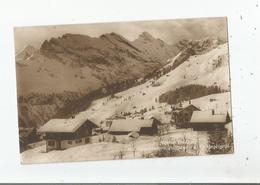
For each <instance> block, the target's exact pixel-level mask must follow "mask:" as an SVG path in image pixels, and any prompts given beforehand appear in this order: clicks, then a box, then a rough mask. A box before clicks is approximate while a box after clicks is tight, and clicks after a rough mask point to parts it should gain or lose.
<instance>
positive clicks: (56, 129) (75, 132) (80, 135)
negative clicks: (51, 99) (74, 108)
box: [38, 118, 98, 151]
mask: <svg viewBox="0 0 260 185" xmlns="http://www.w3.org/2000/svg"><path fill="white" fill-rule="evenodd" d="M97 127H98V126H97V125H96V124H95V123H94V122H92V121H91V120H89V119H77V118H71V119H52V120H49V121H48V122H47V123H46V124H44V125H43V126H42V127H41V128H40V129H39V130H38V132H39V133H42V134H43V135H44V137H43V138H44V139H45V140H46V151H50V150H54V149H56V150H63V149H67V148H70V147H73V146H78V145H82V144H86V143H89V142H90V136H91V135H92V130H93V129H94V128H97Z"/></svg>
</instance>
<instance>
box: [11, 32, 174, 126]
mask: <svg viewBox="0 0 260 185" xmlns="http://www.w3.org/2000/svg"><path fill="white" fill-rule="evenodd" d="M142 35H143V36H140V37H139V38H138V39H137V40H136V41H135V42H136V43H135V42H130V41H128V40H127V39H125V38H124V37H122V36H121V35H118V34H116V33H109V34H103V35H101V36H100V37H98V38H96V37H89V36H86V35H79V34H64V35H63V36H62V37H59V38H52V39H50V40H48V41H47V40H46V41H45V42H44V43H43V44H42V45H41V48H40V49H39V50H37V49H35V48H33V47H32V46H28V47H26V48H25V49H24V50H23V51H22V52H20V53H18V54H17V55H16V72H17V92H18V97H19V98H18V107H19V120H20V121H19V124H20V125H22V126H26V127H28V126H34V125H36V124H37V125H39V124H43V123H44V122H45V121H47V120H48V119H50V118H51V117H53V116H55V115H56V114H59V113H61V112H63V114H62V116H64V115H65V114H66V113H67V112H71V111H72V109H75V111H77V110H78V109H79V110H81V109H82V108H78V107H80V106H82V107H87V106H88V103H89V102H90V101H91V98H90V97H89V96H88V95H89V94H91V93H93V92H95V91H98V90H99V89H102V88H103V87H109V86H111V87H112V88H113V90H115V89H116V88H117V86H120V85H122V83H123V82H125V81H127V83H128V85H127V86H130V85H131V83H133V81H134V80H135V79H138V78H140V77H144V76H145V75H146V74H148V73H152V72H153V71H154V70H156V69H158V68H160V67H161V66H163V65H164V64H166V62H167V59H168V58H170V57H172V56H174V55H175V53H176V52H175V51H174V49H172V47H171V46H169V45H168V44H166V43H164V42H163V41H161V40H158V39H154V38H153V37H152V36H151V35H149V40H147V41H146V44H147V45H141V44H140V43H139V41H138V40H140V39H144V36H147V33H145V34H142ZM138 43H139V44H138ZM153 45H154V46H153ZM150 48H157V49H160V55H154V54H153V53H154V51H153V50H150ZM118 84H119V85H118ZM107 90H108V89H106V90H105V91H107ZM102 92H103V91H102ZM96 94H98V93H96ZM72 95H73V96H72ZM80 98H81V99H80ZM79 102H80V103H81V104H82V105H79ZM67 107H71V108H67ZM65 109H66V110H65ZM50 110H51V111H50Z"/></svg>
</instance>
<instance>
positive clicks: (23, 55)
mask: <svg viewBox="0 0 260 185" xmlns="http://www.w3.org/2000/svg"><path fill="white" fill-rule="evenodd" d="M36 51H37V49H36V48H35V47H33V46H32V45H27V46H26V47H25V48H24V49H23V50H22V51H21V52H19V53H17V54H16V57H15V58H16V61H18V62H19V61H21V60H26V59H28V58H29V57H30V56H32V54H33V53H35V52H36Z"/></svg>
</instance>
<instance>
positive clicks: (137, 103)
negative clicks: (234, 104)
mask: <svg viewBox="0 0 260 185" xmlns="http://www.w3.org/2000/svg"><path fill="white" fill-rule="evenodd" d="M177 58H178V57H175V58H174V60H176V59H177ZM172 62H174V61H172ZM188 84H201V85H206V86H212V85H214V86H219V87H221V89H225V90H227V91H229V65H228V48H227V44H222V45H219V46H218V47H217V48H215V49H213V50H210V51H209V52H206V53H204V54H202V55H194V56H191V57H189V58H188V59H187V60H186V61H184V62H183V63H182V64H180V65H179V66H178V67H177V68H175V69H174V70H172V71H170V72H169V73H167V74H165V75H162V76H161V77H159V78H158V79H151V80H149V81H147V82H146V83H144V84H141V85H139V86H136V87H133V88H131V89H128V90H126V91H122V92H120V93H117V94H115V96H116V98H112V99H111V98H109V97H105V98H102V99H98V100H96V101H94V102H93V103H92V104H91V106H90V107H89V108H88V109H87V110H86V111H83V112H81V113H80V114H78V115H77V117H88V118H91V119H93V120H95V121H96V122H97V123H100V122H101V121H102V120H103V121H104V120H105V119H106V118H109V117H112V116H114V115H116V114H119V115H120V114H125V113H127V114H128V115H130V116H129V117H132V118H134V117H140V116H141V114H142V112H143V113H144V116H145V117H146V116H147V117H149V116H152V115H153V114H158V113H159V114H161V116H162V117H165V116H164V113H165V111H170V110H171V108H170V105H167V104H165V103H159V102H158V99H159V96H160V95H161V94H163V93H165V92H168V91H170V90H175V89H176V88H178V87H181V86H185V85H188ZM226 98H227V99H226V100H225V102H224V103H223V104H224V105H226V102H228V103H229V102H230V95H229V94H228V95H227V96H226ZM129 113H130V114H129Z"/></svg>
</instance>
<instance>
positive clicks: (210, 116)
mask: <svg viewBox="0 0 260 185" xmlns="http://www.w3.org/2000/svg"><path fill="white" fill-rule="evenodd" d="M230 121H231V118H230V116H229V114H228V112H227V113H226V114H215V111H214V110H212V111H194V112H193V114H192V117H191V120H190V122H189V123H188V127H189V128H193V130H196V131H209V130H216V129H225V125H226V124H227V123H229V122H230Z"/></svg>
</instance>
